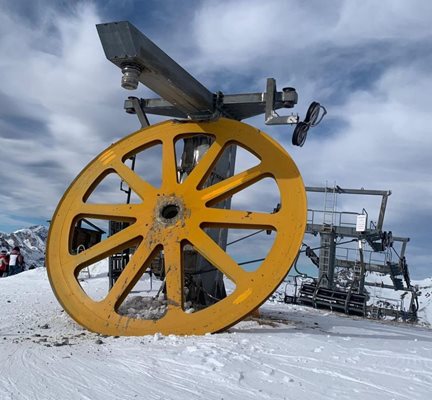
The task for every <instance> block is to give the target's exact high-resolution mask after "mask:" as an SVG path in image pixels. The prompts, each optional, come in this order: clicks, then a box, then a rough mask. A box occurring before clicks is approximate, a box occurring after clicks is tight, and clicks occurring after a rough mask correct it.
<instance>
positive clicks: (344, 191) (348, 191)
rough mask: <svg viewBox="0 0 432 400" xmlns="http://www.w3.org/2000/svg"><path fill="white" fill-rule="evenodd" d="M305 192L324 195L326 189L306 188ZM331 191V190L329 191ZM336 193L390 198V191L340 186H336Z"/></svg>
mask: <svg viewBox="0 0 432 400" xmlns="http://www.w3.org/2000/svg"><path fill="white" fill-rule="evenodd" d="M305 189H306V192H315V193H325V192H326V190H328V188H325V187H316V186H306V188H305ZM330 190H331V191H333V188H331V189H330ZM335 191H336V193H338V194H363V195H368V196H390V195H391V191H390V190H368V189H345V188H341V187H340V186H336V188H335Z"/></svg>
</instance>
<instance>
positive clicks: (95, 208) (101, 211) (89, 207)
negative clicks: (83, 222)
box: [79, 203, 137, 221]
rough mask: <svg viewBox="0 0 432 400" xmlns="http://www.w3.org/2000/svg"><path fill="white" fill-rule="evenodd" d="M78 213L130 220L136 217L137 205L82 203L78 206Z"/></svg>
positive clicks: (117, 219) (92, 216) (85, 215)
mask: <svg viewBox="0 0 432 400" xmlns="http://www.w3.org/2000/svg"><path fill="white" fill-rule="evenodd" d="M79 215H80V216H84V217H90V218H103V219H105V218H106V219H109V218H115V219H116V221H122V220H125V221H130V220H134V219H136V215H137V206H136V205H135V204H91V203H83V204H82V205H81V206H80V208H79Z"/></svg>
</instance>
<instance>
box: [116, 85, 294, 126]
mask: <svg viewBox="0 0 432 400" xmlns="http://www.w3.org/2000/svg"><path fill="white" fill-rule="evenodd" d="M296 97H297V93H296V92H295V91H282V92H276V93H275V94H274V102H273V103H272V104H270V108H272V106H273V109H274V110H279V109H281V108H290V107H292V105H293V104H294V102H295V101H296ZM140 102H141V107H142V109H143V111H144V112H145V113H147V114H153V115H163V116H167V117H175V118H187V114H185V113H184V112H181V111H180V110H179V109H178V108H177V107H175V106H173V105H172V104H171V103H170V102H169V101H167V100H164V99H161V98H155V99H141V100H140ZM266 104H267V103H266V93H265V92H261V93H260V92H258V93H239V94H224V95H223V96H222V97H221V98H220V106H219V111H220V113H221V114H222V115H224V116H226V117H228V118H232V119H236V120H238V121H241V120H242V119H246V118H250V117H254V116H256V115H260V114H263V113H265V112H266V107H267V106H266ZM131 107H132V103H131V101H130V100H126V101H125V105H124V108H125V109H126V110H127V109H130V108H131ZM290 117H291V118H292V119H293V121H297V119H298V117H294V116H290ZM284 118H285V117H284ZM287 118H288V117H286V118H285V119H287Z"/></svg>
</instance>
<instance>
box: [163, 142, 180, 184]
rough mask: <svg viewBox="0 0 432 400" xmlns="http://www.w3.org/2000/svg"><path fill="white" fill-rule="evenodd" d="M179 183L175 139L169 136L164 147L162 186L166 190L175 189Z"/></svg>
mask: <svg viewBox="0 0 432 400" xmlns="http://www.w3.org/2000/svg"><path fill="white" fill-rule="evenodd" d="M176 184H177V161H176V155H175V147H174V141H173V140H172V138H168V139H166V140H164V141H163V147H162V186H163V187H164V189H165V190H168V191H173V190H174V188H175V185H176Z"/></svg>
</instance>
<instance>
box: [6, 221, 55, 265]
mask: <svg viewBox="0 0 432 400" xmlns="http://www.w3.org/2000/svg"><path fill="white" fill-rule="evenodd" d="M47 237H48V228H47V227H46V226H43V225H36V226H31V227H30V228H25V229H19V230H17V231H15V232H13V233H2V232H0V249H6V250H7V251H11V250H12V249H13V248H14V247H15V246H19V248H20V249H21V254H22V255H23V256H24V260H25V262H26V265H27V267H29V268H32V267H34V268H36V267H43V266H44V265H45V247H46V241H47Z"/></svg>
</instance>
